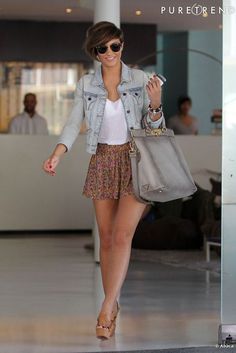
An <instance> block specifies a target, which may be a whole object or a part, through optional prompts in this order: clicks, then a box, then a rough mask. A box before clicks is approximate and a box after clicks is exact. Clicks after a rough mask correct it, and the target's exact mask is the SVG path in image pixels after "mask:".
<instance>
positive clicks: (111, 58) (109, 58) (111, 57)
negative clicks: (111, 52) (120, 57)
mask: <svg viewBox="0 0 236 353" xmlns="http://www.w3.org/2000/svg"><path fill="white" fill-rule="evenodd" d="M114 59H115V56H110V57H106V60H108V61H112V60H114Z"/></svg>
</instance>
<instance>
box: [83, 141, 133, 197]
mask: <svg viewBox="0 0 236 353" xmlns="http://www.w3.org/2000/svg"><path fill="white" fill-rule="evenodd" d="M129 149H130V146H129V142H127V143H124V144H122V145H107V144H103V143H98V146H97V151H96V154H94V155H92V156H91V159H90V162H89V168H88V172H87V177H86V180H85V184H84V189H83V195H85V196H87V197H91V198H92V199H103V200H104V199H119V198H120V197H121V196H124V195H130V194H134V193H133V186H132V171H131V163H130V157H129Z"/></svg>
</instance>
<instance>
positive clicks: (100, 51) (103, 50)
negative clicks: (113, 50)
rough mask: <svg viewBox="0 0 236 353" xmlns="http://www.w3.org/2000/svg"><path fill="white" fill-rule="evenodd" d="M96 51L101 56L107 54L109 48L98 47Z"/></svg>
mask: <svg viewBox="0 0 236 353" xmlns="http://www.w3.org/2000/svg"><path fill="white" fill-rule="evenodd" d="M96 49H97V52H98V53H99V54H105V53H106V51H107V47H97V48H96Z"/></svg>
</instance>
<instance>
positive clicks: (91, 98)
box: [84, 92, 98, 111]
mask: <svg viewBox="0 0 236 353" xmlns="http://www.w3.org/2000/svg"><path fill="white" fill-rule="evenodd" d="M97 98H98V95H97V94H96V93H90V92H84V100H85V102H84V103H85V110H87V111H88V110H91V108H92V107H93V106H94V104H95V103H96V101H97Z"/></svg>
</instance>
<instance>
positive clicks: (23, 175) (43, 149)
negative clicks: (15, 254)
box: [0, 135, 221, 231]
mask: <svg viewBox="0 0 236 353" xmlns="http://www.w3.org/2000/svg"><path fill="white" fill-rule="evenodd" d="M176 138H177V140H178V141H179V143H180V146H181V147H182V149H183V152H184V154H185V156H186V159H187V161H188V163H189V166H190V169H191V171H192V172H193V176H194V179H195V180H196V182H198V183H199V184H200V185H201V186H202V187H205V188H209V187H210V184H209V181H208V178H209V176H211V175H210V174H209V175H208V174H207V173H206V171H205V169H206V168H207V169H210V170H213V171H221V137H220V136H203V135H202V136H184V135H178V136H176ZM56 141H57V137H55V136H10V135H1V136H0V151H1V153H0V166H1V169H0V231H4V230H53V229H62V230H63V229H72V230H73V229H91V228H92V227H93V219H94V217H93V208H92V202H91V200H90V199H87V198H86V197H84V196H82V195H81V193H82V188H83V184H84V180H85V176H86V172H87V167H88V162H89V159H90V155H89V154H88V153H87V152H86V151H85V135H81V136H80V137H79V138H78V139H77V141H76V143H75V144H74V146H73V148H72V150H71V152H69V153H68V154H65V156H63V158H62V162H61V164H60V165H59V166H58V170H57V175H56V176H55V177H50V176H48V175H47V174H45V173H44V172H43V170H42V167H41V166H42V162H43V160H44V159H46V158H47V157H48V156H49V154H50V153H51V151H52V149H53V148H54V146H55V144H56Z"/></svg>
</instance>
